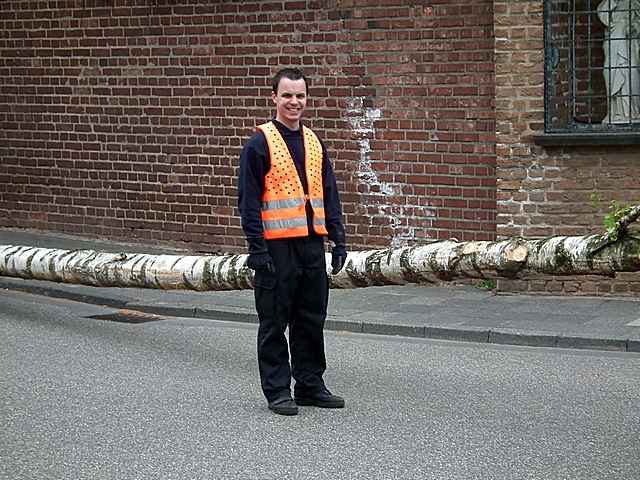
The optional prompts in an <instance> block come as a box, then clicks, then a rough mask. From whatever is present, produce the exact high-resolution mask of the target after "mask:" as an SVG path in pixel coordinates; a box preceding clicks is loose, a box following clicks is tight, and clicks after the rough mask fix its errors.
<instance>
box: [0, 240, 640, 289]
mask: <svg viewBox="0 0 640 480" xmlns="http://www.w3.org/2000/svg"><path fill="white" fill-rule="evenodd" d="M607 242H608V240H607V238H606V236H602V235H589V236H583V237H576V236H556V237H550V238H546V239H542V240H527V239H521V238H513V239H509V240H504V241H500V242H457V241H454V240H445V241H438V242H433V243H430V244H427V245H421V246H414V247H404V248H397V249H385V250H369V251H361V252H350V253H349V255H348V258H347V262H346V265H345V268H344V269H343V270H342V271H341V272H340V273H339V274H337V275H334V276H330V282H331V287H332V288H355V287H367V286H372V285H400V284H405V283H436V282H437V283H440V282H442V281H450V280H453V279H456V278H465V277H466V278H469V277H471V278H495V277H500V276H502V277H509V278H524V277H526V275H527V274H529V273H544V274H550V275H605V276H613V275H615V273H616V272H637V271H640V241H638V239H636V238H634V237H633V236H631V235H625V236H624V237H623V238H621V239H619V240H618V241H616V242H613V243H610V242H609V243H607ZM603 245H604V246H603ZM594 252H595V253H594ZM246 259H247V255H220V256H179V255H149V254H129V253H119V254H114V253H103V252H96V251H92V250H56V249H48V248H36V247H29V246H15V245H0V275H1V276H9V277H21V278H25V279H39V280H49V281H55V282H65V283H76V284H83V285H93V286H97V287H144V288H158V289H190V290H199V291H206V290H242V289H251V288H253V272H252V271H251V270H250V269H249V268H247V266H246ZM330 263H331V262H330V255H329V254H327V265H328V266H329V265H330Z"/></svg>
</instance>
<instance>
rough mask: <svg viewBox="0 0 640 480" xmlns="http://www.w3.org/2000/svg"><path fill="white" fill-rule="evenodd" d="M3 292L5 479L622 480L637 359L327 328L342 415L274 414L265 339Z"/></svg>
mask: <svg viewBox="0 0 640 480" xmlns="http://www.w3.org/2000/svg"><path fill="white" fill-rule="evenodd" d="M114 312H115V310H113V309H109V308H103V307H99V306H92V305H85V304H81V303H74V302H70V301H66V300H56V299H49V298H46V297H40V296H34V295H29V294H24V293H18V292H12V291H6V290H3V291H0V338H1V339H2V342H1V343H0V369H1V370H0V371H1V372H2V373H1V374H0V405H1V406H2V408H1V411H0V422H1V423H0V427H1V428H0V478H2V479H7V480H22V479H38V480H44V479H74V480H75V479H78V480H79V479H91V480H98V479H118V480H124V479H154V480H155V479H251V480H258V479H305V480H308V479H375V480H381V479H403V480H404V479H420V480H425V479H438V480H440V479H465V480H468V479H509V480H516V479H545V480H548V479H553V480H559V479H572V480H574V479H580V480H588V479H603V480H604V479H607V480H608V479H612V478H625V479H631V478H638V472H640V437H639V435H638V434H639V432H640V418H639V416H638V404H639V403H640V355H637V354H633V353H624V354H619V353H609V352H601V351H586V350H585V351H582V350H580V351H578V350H562V349H544V348H527V347H507V346H500V345H486V344H482V345H479V344H472V343H456V342H438V341H430V340H423V339H406V338H401V337H384V336H379V335H376V336H367V335H360V334H346V333H345V334H340V333H328V334H327V337H326V343H327V356H328V360H329V364H330V368H329V370H328V372H327V375H326V381H327V383H328V385H329V386H330V388H331V389H332V390H333V391H334V392H336V393H339V394H341V395H343V396H345V398H346V400H347V407H346V408H345V409H344V410H337V411H336V410H322V409H316V408H313V407H304V408H302V409H301V412H300V415H298V416H297V417H280V416H277V415H274V414H272V413H271V412H269V411H268V410H267V408H266V403H265V402H264V400H263V398H262V396H261V393H260V390H259V384H258V378H257V366H256V361H255V326H251V325H241V324H233V323H223V322H216V321H211V320H201V319H183V318H180V319H177V318H165V319H160V320H158V321H152V322H148V323H140V324H125V323H116V322H112V321H106V320H99V319H93V318H88V317H91V316H96V315H104V314H110V313H114Z"/></svg>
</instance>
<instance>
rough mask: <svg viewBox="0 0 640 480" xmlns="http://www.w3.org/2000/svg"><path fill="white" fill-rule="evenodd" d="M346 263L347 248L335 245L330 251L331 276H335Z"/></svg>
mask: <svg viewBox="0 0 640 480" xmlns="http://www.w3.org/2000/svg"><path fill="white" fill-rule="evenodd" d="M346 261H347V247H345V246H344V245H336V246H335V247H333V249H332V250H331V274H332V275H335V274H337V273H339V272H340V270H342V267H344V264H345V262H346Z"/></svg>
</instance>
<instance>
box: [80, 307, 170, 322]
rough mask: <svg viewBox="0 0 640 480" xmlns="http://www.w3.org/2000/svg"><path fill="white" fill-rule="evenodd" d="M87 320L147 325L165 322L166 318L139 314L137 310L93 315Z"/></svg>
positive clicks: (122, 310) (150, 314)
mask: <svg viewBox="0 0 640 480" xmlns="http://www.w3.org/2000/svg"><path fill="white" fill-rule="evenodd" d="M87 318H93V319H95V320H106V321H108V322H119V323H147V322H157V321H158V320H165V318H164V317H161V316H160V315H155V314H153V313H145V312H139V311H137V310H126V309H121V310H118V311H117V312H115V313H110V314H107V315H92V316H90V317H87Z"/></svg>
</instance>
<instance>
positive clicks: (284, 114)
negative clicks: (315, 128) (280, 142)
mask: <svg viewBox="0 0 640 480" xmlns="http://www.w3.org/2000/svg"><path fill="white" fill-rule="evenodd" d="M271 98H272V99H273V103H275V104H276V120H278V121H279V122H282V123H284V124H285V125H286V126H287V127H289V128H290V129H292V130H297V129H298V128H300V118H301V117H302V112H303V111H304V109H305V107H306V106H307V85H306V83H305V81H304V79H303V78H301V79H299V80H291V79H289V78H282V79H280V83H279V84H278V92H277V93H271Z"/></svg>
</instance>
